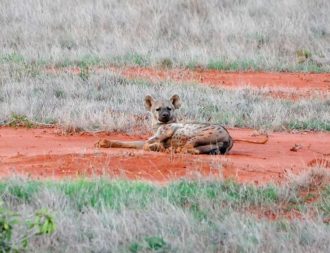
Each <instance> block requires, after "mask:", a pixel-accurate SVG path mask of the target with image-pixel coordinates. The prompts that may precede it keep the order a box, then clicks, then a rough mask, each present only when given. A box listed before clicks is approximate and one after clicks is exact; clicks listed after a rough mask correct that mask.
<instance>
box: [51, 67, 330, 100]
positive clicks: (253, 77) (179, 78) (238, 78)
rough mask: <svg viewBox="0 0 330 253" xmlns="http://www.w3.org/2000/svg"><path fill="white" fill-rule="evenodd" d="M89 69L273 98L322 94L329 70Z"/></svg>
mask: <svg viewBox="0 0 330 253" xmlns="http://www.w3.org/2000/svg"><path fill="white" fill-rule="evenodd" d="M46 71H47V72H51V73H58V72H63V71H64V72H70V73H75V74H79V73H80V68H78V67H71V68H70V67H67V68H48V69H46ZM90 71H91V72H96V73H102V72H109V71H112V72H115V73H117V74H119V75H122V76H124V77H126V78H131V79H143V80H148V81H152V82H158V81H175V82H179V83H180V82H181V83H189V82H192V83H198V84H205V85H209V86H214V87H221V88H226V89H235V88H238V87H246V86H248V87H250V88H255V89H260V88H265V89H269V91H268V92H266V95H267V94H268V95H270V96H272V97H275V98H285V99H294V100H296V99H300V98H309V97H314V96H317V97H325V96H329V94H330V73H285V72H223V71H217V70H208V69H196V70H190V69H167V70H166V69H163V70H161V69H153V68H143V67H125V68H123V67H121V68H119V67H105V68H90Z"/></svg>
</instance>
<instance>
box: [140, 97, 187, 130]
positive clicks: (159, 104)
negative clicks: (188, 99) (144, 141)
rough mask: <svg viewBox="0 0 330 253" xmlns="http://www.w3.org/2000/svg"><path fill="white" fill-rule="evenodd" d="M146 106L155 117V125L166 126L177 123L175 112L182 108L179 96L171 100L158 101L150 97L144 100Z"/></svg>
mask: <svg viewBox="0 0 330 253" xmlns="http://www.w3.org/2000/svg"><path fill="white" fill-rule="evenodd" d="M144 106H145V107H146V109H147V110H148V111H149V112H151V114H152V116H153V119H152V120H153V124H159V123H160V124H166V123H173V122H176V117H175V113H174V111H175V110H176V109H178V108H180V106H181V100H180V97H179V96H178V95H173V96H172V97H171V98H170V99H169V100H165V99H160V100H156V99H154V98H153V97H152V96H150V95H148V96H146V97H145V98H144Z"/></svg>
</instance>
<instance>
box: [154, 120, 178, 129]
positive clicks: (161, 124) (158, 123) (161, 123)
mask: <svg viewBox="0 0 330 253" xmlns="http://www.w3.org/2000/svg"><path fill="white" fill-rule="evenodd" d="M171 123H177V119H176V117H173V118H172V119H171V120H170V121H168V122H166V123H164V122H161V121H158V120H153V121H152V129H153V130H154V131H157V129H158V128H159V127H161V126H164V125H167V124H171Z"/></svg>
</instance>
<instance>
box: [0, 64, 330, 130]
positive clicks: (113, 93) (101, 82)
mask: <svg viewBox="0 0 330 253" xmlns="http://www.w3.org/2000/svg"><path fill="white" fill-rule="evenodd" d="M12 72H15V69H11V70H8V69H7V70H3V74H2V76H1V77H0V78H1V79H0V81H1V83H2V85H1V86H0V94H1V97H0V98H1V99H0V106H1V108H2V110H1V111H0V122H3V124H5V123H8V122H10V124H12V125H25V126H32V122H39V123H49V122H57V123H58V124H60V125H62V126H72V127H79V128H83V129H86V130H120V131H125V132H129V131H131V130H132V129H135V130H137V129H139V130H140V131H142V132H146V131H148V130H149V129H150V124H149V122H148V120H147V119H146V117H144V116H143V115H147V113H146V111H145V109H144V106H143V98H144V97H145V96H146V95H147V94H151V95H154V96H156V97H157V96H159V94H162V96H164V97H170V96H171V95H173V94H174V93H177V94H179V95H180V96H181V98H182V100H183V103H184V104H183V107H182V109H180V111H179V116H180V120H181V121H182V120H185V121H199V122H207V121H209V122H213V123H220V124H223V125H225V126H231V127H232V126H237V127H251V128H259V129H271V130H288V129H314V130H327V131H328V130H329V129H330V104H329V103H327V100H329V98H325V99H324V98H323V99H320V98H314V99H313V98H311V99H306V100H299V101H290V100H285V99H275V98H271V97H267V96H265V94H266V93H267V92H268V91H269V90H267V89H264V90H263V89H261V90H253V89H249V88H240V89H237V90H222V89H216V88H210V87H201V86H198V85H194V84H191V85H175V84H172V83H166V82H164V83H157V84H153V83H148V82H144V81H134V80H126V79H123V78H120V77H118V76H115V75H113V74H106V73H104V74H93V73H91V72H90V71H88V69H87V70H86V72H85V71H83V72H82V73H81V74H80V75H74V74H70V73H67V74H63V73H62V74H56V75H55V74H54V75H53V74H41V75H39V76H38V77H32V76H30V75H29V74H24V73H22V74H20V77H17V79H15V78H13V77H11V73H12ZM292 92H294V91H292ZM50 119H51V120H50Z"/></svg>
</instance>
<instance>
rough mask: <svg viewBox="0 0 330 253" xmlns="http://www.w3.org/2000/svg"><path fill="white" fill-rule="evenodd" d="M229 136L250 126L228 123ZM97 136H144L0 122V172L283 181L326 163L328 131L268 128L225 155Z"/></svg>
mask: <svg viewBox="0 0 330 253" xmlns="http://www.w3.org/2000/svg"><path fill="white" fill-rule="evenodd" d="M229 132H230V134H231V135H232V136H233V137H234V138H235V137H236V138H243V137H248V138H254V137H251V136H252V134H253V132H254V131H253V130H250V129H229ZM100 138H108V139H117V140H141V139H145V138H147V136H129V135H124V134H107V133H98V134H91V133H82V134H73V135H63V134H62V132H61V131H60V130H59V129H56V128H54V129H51V128H45V129H42V128H39V129H25V128H17V129H15V128H7V127H2V128H0V177H1V178H4V177H6V176H9V175H11V174H13V173H17V174H24V175H29V176H31V177H33V178H44V177H47V178H62V177H76V176H89V175H100V174H105V175H109V176H120V177H124V178H129V179H142V180H152V181H157V182H166V181H168V180H172V179H176V178H180V177H196V176H197V177H198V176H212V177H215V176H216V177H224V178H234V179H235V180H237V181H239V182H249V183H256V184H262V183H266V182H270V181H274V182H283V181H285V179H286V176H287V175H289V174H290V173H295V174H296V173H299V172H301V171H304V170H308V169H310V168H311V167H313V166H317V165H322V166H324V167H327V168H329V169H330V141H329V140H330V133H315V132H301V133H295V134H290V133H272V134H270V135H269V142H268V143H267V144H264V145H260V144H259V145H258V144H248V143H235V144H234V147H233V149H232V151H231V152H230V154H229V155H226V156H207V155H189V154H165V153H156V152H145V151H142V150H130V149H99V148H95V147H94V146H93V145H94V143H96V142H97V141H98V140H99V139H100Z"/></svg>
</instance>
